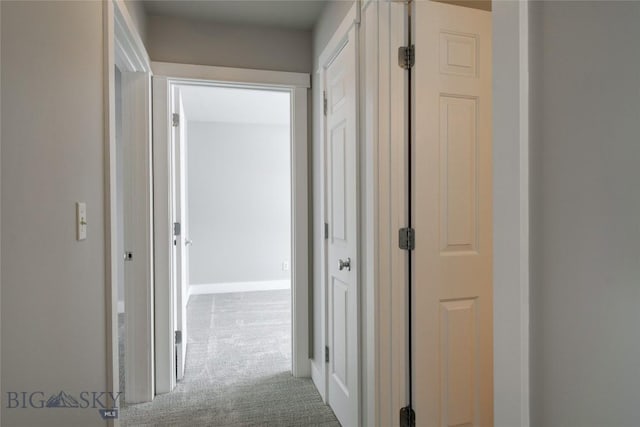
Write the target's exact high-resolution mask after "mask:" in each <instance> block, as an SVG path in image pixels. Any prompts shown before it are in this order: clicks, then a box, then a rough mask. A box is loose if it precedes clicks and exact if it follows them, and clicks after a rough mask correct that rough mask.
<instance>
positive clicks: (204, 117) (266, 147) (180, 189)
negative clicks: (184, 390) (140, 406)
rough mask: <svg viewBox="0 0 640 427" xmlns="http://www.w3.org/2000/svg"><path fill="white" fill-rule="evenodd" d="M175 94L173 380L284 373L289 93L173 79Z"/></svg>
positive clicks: (287, 364) (287, 348) (287, 361)
mask: <svg viewBox="0 0 640 427" xmlns="http://www.w3.org/2000/svg"><path fill="white" fill-rule="evenodd" d="M172 96H173V105H174V108H175V111H178V113H177V114H178V116H177V117H176V119H175V120H174V121H173V128H174V137H173V150H172V153H173V155H174V157H173V161H172V165H173V170H172V181H173V186H172V191H173V197H172V199H173V215H174V221H173V222H174V224H175V225H174V234H175V235H174V251H173V253H174V266H175V268H174V281H175V283H176V284H177V287H176V293H177V295H178V297H177V298H176V310H175V314H176V324H177V328H176V330H177V332H178V335H179V337H180V339H178V340H176V369H177V373H176V378H177V379H178V380H182V379H183V377H184V375H185V369H187V368H188V369H194V370H199V369H208V368H209V369H210V370H211V371H212V372H216V373H221V374H222V375H223V376H224V375H226V374H227V373H231V372H233V375H235V377H236V379H239V376H243V375H249V376H250V377H255V376H262V375H266V374H269V375H270V374H279V373H283V372H289V373H290V372H291V370H292V369H291V272H290V264H291V155H290V152H291V100H290V93H289V92H288V91H282V90H269V89H250V88H241V87H224V86H214V85H206V86H203V85H176V86H174V88H173V94H172ZM192 328H193V329H192ZM205 343H209V344H210V347H209V348H208V349H207V351H205V352H203V351H201V350H198V351H191V349H190V347H191V346H194V347H199V346H204V345H205ZM198 357H200V359H198ZM221 361H224V363H225V364H226V367H227V368H229V369H230V370H229V371H228V372H227V371H225V370H223V369H219V368H220V366H221V363H220V362H221ZM234 364H237V366H236V367H235V368H234V367H232V366H231V365H234ZM246 365H251V366H253V367H254V369H245V368H246ZM242 366H245V368H243V367H242ZM187 377H188V378H190V377H189V376H187ZM215 382H216V383H227V382H228V380H225V379H224V378H219V379H218V380H217V381H215Z"/></svg>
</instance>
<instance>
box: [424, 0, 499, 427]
mask: <svg viewBox="0 0 640 427" xmlns="http://www.w3.org/2000/svg"><path fill="white" fill-rule="evenodd" d="M413 4H414V9H413V19H414V23H413V25H412V28H413V40H414V43H415V54H416V56H415V66H414V68H413V70H412V82H413V88H412V91H413V119H412V123H413V125H412V128H413V129H412V132H413V161H412V168H413V179H412V200H413V203H412V204H413V206H412V211H413V224H414V228H415V231H416V244H415V250H414V251H413V260H412V265H413V299H412V301H413V305H412V311H413V324H412V325H413V373H414V375H413V407H414V410H415V416H416V425H418V426H429V427H431V426H486V427H489V426H492V425H493V332H492V331H493V318H492V311H493V302H492V201H491V197H492V193H491V188H492V183H491V180H492V163H491V156H492V153H491V108H492V107H491V76H492V73H491V61H492V60H491V12H487V11H481V10H477V9H471V8H467V7H460V6H454V5H451V4H443V3H436V2H433V1H415V2H413Z"/></svg>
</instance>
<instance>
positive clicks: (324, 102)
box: [322, 92, 329, 116]
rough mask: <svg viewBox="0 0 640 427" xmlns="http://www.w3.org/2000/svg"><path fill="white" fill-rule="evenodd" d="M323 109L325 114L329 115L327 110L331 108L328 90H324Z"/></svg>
mask: <svg viewBox="0 0 640 427" xmlns="http://www.w3.org/2000/svg"><path fill="white" fill-rule="evenodd" d="M322 110H323V111H324V115H325V116H326V115H327V111H328V110H329V103H328V102H327V92H322Z"/></svg>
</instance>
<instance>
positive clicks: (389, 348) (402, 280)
mask: <svg viewBox="0 0 640 427" xmlns="http://www.w3.org/2000/svg"><path fill="white" fill-rule="evenodd" d="M420 1H422V0H420ZM528 2H529V0H520V1H505V2H493V11H492V16H493V70H494V71H493V72H494V76H493V129H494V134H493V176H494V178H493V183H494V186H493V211H494V236H493V245H494V260H493V275H494V284H493V286H494V425H495V426H499V427H503V426H509V427H511V426H523V427H528V426H529V215H528V210H529V171H528V164H529V117H528V105H529V93H528V87H529V63H528V43H529V28H528V8H529V4H528ZM406 7H407V6H406V5H405V4H403V3H401V2H394V1H391V0H387V1H381V2H377V1H372V0H365V1H364V2H363V4H362V8H363V19H362V22H363V24H362V25H364V27H365V29H366V28H368V27H369V26H373V27H374V29H373V30H371V31H370V30H365V32H364V36H363V44H364V58H365V62H364V65H363V74H364V79H365V87H366V88H367V91H366V92H365V93H364V98H365V99H364V100H363V103H364V105H365V106H367V105H371V103H373V105H376V106H377V108H375V107H374V108H373V111H368V110H367V109H366V108H365V111H364V113H363V120H364V125H363V129H364V130H363V135H365V144H366V145H367V146H368V145H369V144H371V151H372V152H373V153H374V155H373V156H367V157H365V158H364V161H363V162H364V165H363V166H362V167H363V168H367V166H366V165H367V164H368V163H371V164H372V165H374V167H373V175H374V178H373V182H374V184H373V185H374V186H375V190H374V194H375V195H376V196H374V197H376V200H375V206H376V209H375V213H374V232H373V235H367V236H365V237H366V238H371V239H373V240H372V241H374V242H376V244H375V245H374V248H375V254H374V259H376V260H377V269H376V270H375V272H374V274H375V277H374V278H373V279H372V280H371V281H372V283H373V285H372V286H373V289H375V294H374V296H373V300H374V301H373V303H370V304H368V305H367V309H366V311H367V312H368V311H370V310H372V309H373V310H375V313H376V315H375V316H373V319H375V320H374V326H373V329H374V330H373V331H371V332H369V334H371V335H372V336H373V341H374V343H369V345H368V347H367V350H369V349H371V350H369V351H373V354H374V355H375V358H376V360H375V361H373V362H372V365H373V366H369V367H368V368H367V371H366V373H365V374H364V378H363V380H364V381H365V382H366V383H368V384H369V385H368V386H367V388H369V389H373V390H376V393H375V395H374V396H370V397H367V396H365V399H366V400H365V402H363V404H364V405H366V409H365V410H363V413H364V416H365V417H371V418H370V419H374V420H375V422H371V423H368V424H367V425H376V426H380V427H387V426H397V425H398V424H399V411H400V408H402V407H403V406H405V405H406V403H407V402H406V398H407V378H406V376H405V375H398V373H401V372H404V373H406V372H407V369H406V367H407V354H406V331H407V329H406V327H407V325H406V322H407V319H406V311H407V302H406V262H407V257H406V253H403V251H400V250H399V249H397V247H398V246H397V243H398V242H397V238H398V236H397V233H398V229H399V228H400V227H403V226H405V221H406V205H407V203H406V194H405V193H406V180H405V177H406V160H405V159H406V154H405V149H406V128H407V127H406V122H405V117H406V111H405V108H406V107H405V105H406V98H405V94H406V90H407V79H406V73H405V72H403V70H402V69H401V68H400V67H398V65H397V52H398V47H400V46H403V45H406V33H407V26H406V25H407V22H406V16H407V13H406ZM514 40H515V42H514ZM416 52H417V54H419V52H420V50H419V47H417V48H416ZM368 135H369V136H368ZM367 234H370V233H367ZM369 286H370V285H369V284H368V283H367V284H366V285H365V288H368V287H369ZM364 315H365V316H368V315H367V313H365V314H364ZM365 354H366V352H365Z"/></svg>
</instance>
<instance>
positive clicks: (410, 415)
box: [400, 406, 416, 427]
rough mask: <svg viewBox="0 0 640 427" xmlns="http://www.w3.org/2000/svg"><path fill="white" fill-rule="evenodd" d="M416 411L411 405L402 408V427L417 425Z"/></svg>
mask: <svg viewBox="0 0 640 427" xmlns="http://www.w3.org/2000/svg"><path fill="white" fill-rule="evenodd" d="M415 426H416V413H415V412H414V411H413V408H411V406H405V407H404V408H402V409H400V427H415Z"/></svg>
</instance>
